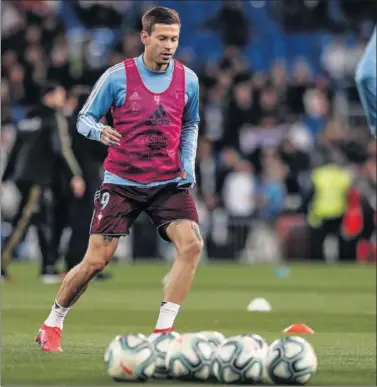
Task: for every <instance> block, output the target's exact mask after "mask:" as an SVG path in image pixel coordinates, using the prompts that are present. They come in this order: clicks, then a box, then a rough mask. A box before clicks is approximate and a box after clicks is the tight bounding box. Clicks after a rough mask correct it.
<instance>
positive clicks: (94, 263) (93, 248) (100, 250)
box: [84, 237, 117, 271]
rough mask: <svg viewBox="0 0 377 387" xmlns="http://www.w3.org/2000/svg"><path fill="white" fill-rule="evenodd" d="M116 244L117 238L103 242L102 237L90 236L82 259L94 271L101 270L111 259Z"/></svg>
mask: <svg viewBox="0 0 377 387" xmlns="http://www.w3.org/2000/svg"><path fill="white" fill-rule="evenodd" d="M116 246H117V239H116V240H113V241H110V242H109V243H108V242H105V243H104V240H103V237H100V238H91V240H90V242H89V247H88V250H87V252H86V254H85V258H84V260H85V261H86V262H87V263H88V264H90V266H91V267H92V268H93V270H95V271H101V270H103V269H104V268H105V266H106V265H107V264H108V263H109V262H110V261H111V259H112V257H113V254H114V252H115V249H116Z"/></svg>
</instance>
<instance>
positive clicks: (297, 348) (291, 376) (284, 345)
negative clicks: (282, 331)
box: [267, 336, 318, 385]
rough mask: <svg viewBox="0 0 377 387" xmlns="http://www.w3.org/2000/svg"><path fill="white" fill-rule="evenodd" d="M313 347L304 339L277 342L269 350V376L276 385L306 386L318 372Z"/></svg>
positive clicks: (296, 338) (297, 338)
mask: <svg viewBox="0 0 377 387" xmlns="http://www.w3.org/2000/svg"><path fill="white" fill-rule="evenodd" d="M317 365H318V362H317V356H316V354H315V352H314V349H313V347H312V346H311V345H310V344H309V343H308V342H307V341H306V340H304V339H303V338H302V337H298V336H287V337H282V338H280V339H277V340H275V341H274V342H273V343H272V344H271V345H270V348H269V350H268V355H267V370H268V375H269V376H270V378H271V379H272V381H273V382H275V383H276V384H291V385H292V384H296V385H302V384H306V383H307V382H308V381H309V380H310V379H311V377H312V376H313V375H314V374H315V372H316V370H317Z"/></svg>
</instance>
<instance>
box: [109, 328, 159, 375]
mask: <svg viewBox="0 0 377 387" xmlns="http://www.w3.org/2000/svg"><path fill="white" fill-rule="evenodd" d="M104 360H105V365H106V370H107V373H108V374H109V375H110V376H111V377H112V378H113V380H114V381H116V382H121V381H144V380H147V379H149V378H151V377H152V376H153V374H154V372H155V368H156V355H155V351H154V350H153V347H152V345H151V344H150V343H149V341H148V340H147V338H146V337H145V336H144V335H143V334H141V333H130V334H128V335H124V336H116V337H115V339H114V340H113V341H112V342H111V343H110V345H109V346H108V348H107V350H106V352H105V356H104Z"/></svg>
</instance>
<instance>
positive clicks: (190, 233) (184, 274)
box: [155, 220, 203, 332]
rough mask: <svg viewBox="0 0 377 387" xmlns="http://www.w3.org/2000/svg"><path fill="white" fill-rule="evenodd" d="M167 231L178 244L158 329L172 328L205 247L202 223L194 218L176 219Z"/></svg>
mask: <svg viewBox="0 0 377 387" xmlns="http://www.w3.org/2000/svg"><path fill="white" fill-rule="evenodd" d="M166 233H167V235H168V237H169V238H170V240H171V241H172V242H173V243H174V244H175V246H176V249H177V257H176V260H175V262H174V264H173V266H172V268H171V270H170V273H169V274H168V279H167V282H166V284H165V288H164V300H163V302H162V303H161V308H160V315H159V318H158V321H157V324H156V329H155V332H169V331H171V330H172V328H173V324H174V319H175V317H176V316H177V314H178V311H179V308H180V305H181V304H182V302H183V301H184V300H185V298H186V296H187V294H188V292H189V290H190V287H191V283H192V281H193V279H194V275H195V271H196V267H197V265H198V262H199V257H200V254H201V252H202V249H203V239H202V237H201V235H200V231H199V226H198V225H197V224H196V223H195V222H193V221H190V220H176V221H174V222H172V223H170V224H169V226H168V227H167V229H166Z"/></svg>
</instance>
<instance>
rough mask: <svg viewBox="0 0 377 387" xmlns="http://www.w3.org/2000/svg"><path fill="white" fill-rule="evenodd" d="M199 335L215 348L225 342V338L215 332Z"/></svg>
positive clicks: (205, 332) (202, 332)
mask: <svg viewBox="0 0 377 387" xmlns="http://www.w3.org/2000/svg"><path fill="white" fill-rule="evenodd" d="M199 333H200V334H201V335H203V336H204V337H205V338H206V339H207V340H208V341H209V342H210V343H211V344H212V345H213V347H215V348H216V347H218V346H219V345H220V344H222V343H223V342H224V341H225V336H224V335H223V334H222V333H220V332H217V331H201V332H199Z"/></svg>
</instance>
